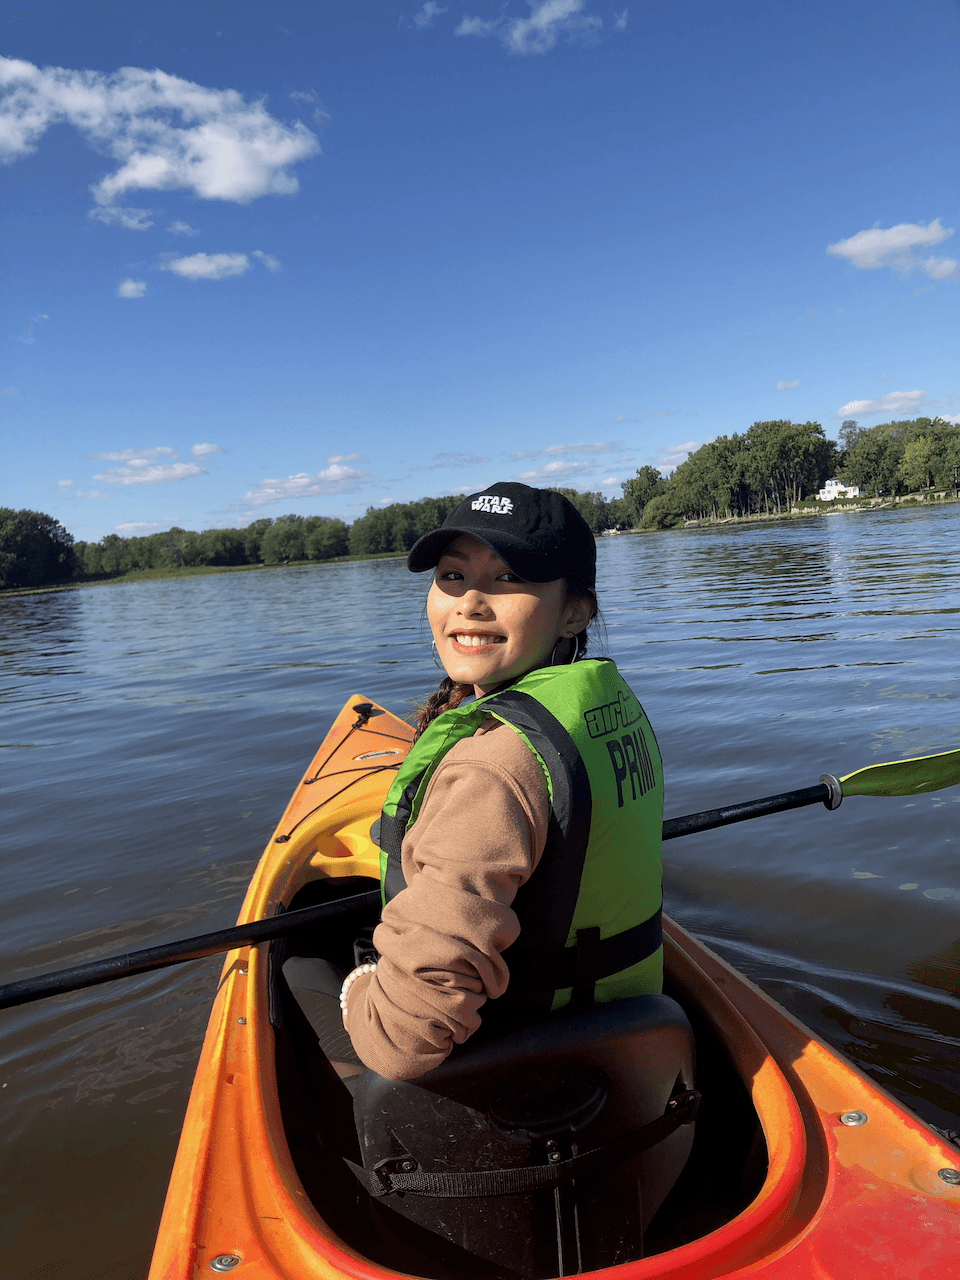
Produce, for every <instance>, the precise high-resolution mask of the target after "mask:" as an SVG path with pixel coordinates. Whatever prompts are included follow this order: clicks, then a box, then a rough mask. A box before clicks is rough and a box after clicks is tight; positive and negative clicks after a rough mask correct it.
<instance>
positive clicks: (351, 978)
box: [340, 964, 377, 1009]
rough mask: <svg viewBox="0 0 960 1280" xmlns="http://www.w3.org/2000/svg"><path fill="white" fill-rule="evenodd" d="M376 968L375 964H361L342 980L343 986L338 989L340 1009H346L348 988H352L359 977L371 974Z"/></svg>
mask: <svg viewBox="0 0 960 1280" xmlns="http://www.w3.org/2000/svg"><path fill="white" fill-rule="evenodd" d="M376 967H377V966H376V964H361V965H358V966H357V968H356V969H354V970H353V972H352V973H348V974H347V976H346V977H345V978H344V980H343V986H342V987H341V988H340V1008H341V1009H346V1007H347V992H348V991H349V990H350V988H351V987H352V986H353V984H354V983H355V982H356V980H357V979H358V978H359V977H360V975H361V974H362V973H373V972H374V970H375V969H376Z"/></svg>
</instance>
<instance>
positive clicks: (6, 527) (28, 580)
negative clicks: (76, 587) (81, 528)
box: [0, 507, 75, 587]
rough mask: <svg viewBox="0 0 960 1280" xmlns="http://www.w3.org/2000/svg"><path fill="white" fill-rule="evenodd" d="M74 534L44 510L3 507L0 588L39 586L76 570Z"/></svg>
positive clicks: (0, 527)
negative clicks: (16, 509) (15, 509)
mask: <svg viewBox="0 0 960 1280" xmlns="http://www.w3.org/2000/svg"><path fill="white" fill-rule="evenodd" d="M74 563H75V562H74V553H73V535H72V534H70V533H67V531H66V529H65V528H64V527H63V525H62V524H61V523H60V521H59V520H55V519H54V518H53V516H48V515H45V514H44V513H43V512H42V511H30V510H28V509H27V508H23V510H21V511H14V509H13V508H12V507H0V587H39V586H43V585H44V583H47V582H56V581H58V580H59V579H62V578H68V577H70V575H71V574H72V573H73V569H74Z"/></svg>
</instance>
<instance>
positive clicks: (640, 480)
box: [621, 466, 667, 526]
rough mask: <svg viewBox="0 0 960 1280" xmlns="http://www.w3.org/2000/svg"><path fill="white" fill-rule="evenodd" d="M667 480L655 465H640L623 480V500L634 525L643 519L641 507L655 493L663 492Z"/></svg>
mask: <svg viewBox="0 0 960 1280" xmlns="http://www.w3.org/2000/svg"><path fill="white" fill-rule="evenodd" d="M666 486H667V482H666V480H665V479H664V477H663V476H662V475H661V474H660V471H659V469H658V468H657V467H651V466H644V467H640V468H639V470H638V471H637V474H636V475H635V476H632V477H631V478H630V479H629V480H624V482H623V484H622V486H621V488H622V489H623V497H624V501H625V502H626V503H627V505H628V507H629V510H630V522H631V524H633V525H635V526H639V524H640V521H641V520H642V519H643V509H644V507H645V506H646V505H647V503H648V502H649V501H650V499H651V498H655V497H656V496H657V494H659V493H663V491H664V490H665V489H666Z"/></svg>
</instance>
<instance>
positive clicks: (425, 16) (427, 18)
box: [413, 0, 447, 29]
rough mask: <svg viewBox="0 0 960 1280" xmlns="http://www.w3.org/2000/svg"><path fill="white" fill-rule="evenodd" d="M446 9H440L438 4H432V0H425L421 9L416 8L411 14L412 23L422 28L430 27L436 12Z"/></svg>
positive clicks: (444, 11)
mask: <svg viewBox="0 0 960 1280" xmlns="http://www.w3.org/2000/svg"><path fill="white" fill-rule="evenodd" d="M446 12H447V10H446V9H441V8H440V6H439V5H438V4H434V3H433V0H427V3H426V4H425V5H424V6H423V8H422V9H418V10H417V12H416V13H415V14H414V15H413V25H414V26H415V27H419V28H421V29H422V28H424V27H432V26H433V20H434V18H435V17H436V16H437V14H438V13H446Z"/></svg>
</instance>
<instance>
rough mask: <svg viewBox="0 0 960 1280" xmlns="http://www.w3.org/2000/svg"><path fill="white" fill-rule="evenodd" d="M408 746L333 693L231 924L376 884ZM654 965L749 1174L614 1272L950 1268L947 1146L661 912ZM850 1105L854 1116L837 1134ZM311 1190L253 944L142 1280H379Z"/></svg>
mask: <svg viewBox="0 0 960 1280" xmlns="http://www.w3.org/2000/svg"><path fill="white" fill-rule="evenodd" d="M358 708H359V710H358ZM365 708H369V711H366V710H364V709H365ZM411 741H412V731H411V729H410V728H409V726H408V725H406V724H404V723H403V722H402V721H400V720H398V719H397V718H396V717H394V716H392V715H390V713H389V712H386V711H385V710H384V709H383V708H380V707H377V706H376V704H372V703H370V702H369V701H368V700H366V699H363V698H352V699H350V700H349V702H348V703H347V704H346V706H345V707H344V709H343V711H342V712H341V713H340V715H339V716H338V717H337V719H336V720H335V722H334V724H333V726H332V727H331V729H330V731H329V733H328V734H327V736H326V738H325V739H324V741H323V743H322V744H321V747H320V749H319V751H318V752H317V754H316V756H315V757H314V759H313V761H312V762H311V764H310V767H309V768H308V769H307V771H306V773H305V774H304V777H303V779H302V780H301V783H300V785H299V786H298V787H297V789H296V790H295V792H294V794H293V797H292V798H291V801H290V803H289V804H288V806H287V808H286V810H285V811H284V814H283V817H282V818H281V821H280V823H279V824H278V827H277V829H276V831H275V832H274V834H273V836H272V837H271V839H270V842H269V843H268V845H267V849H266V851H265V853H264V855H263V857H262V859H261V861H260V864H259V865H258V867H257V870H256V872H255V874H254V876H253V879H252V881H251V884H250V887H249V889H248V892H247V896H246V899H245V901H244V904H243V907H242V909H241V912H240V916H239V919H238V923H245V922H247V921H250V920H255V919H262V918H267V917H270V916H272V915H274V914H276V913H277V911H278V910H282V909H284V908H286V907H287V906H289V904H290V903H291V902H292V901H293V899H294V897H295V895H296V894H297V893H298V892H300V891H301V890H302V889H304V887H305V886H307V885H309V884H311V883H312V882H313V881H316V880H334V881H336V880H339V881H341V883H342V885H343V886H344V888H349V887H352V886H354V885H359V884H362V885H363V887H364V888H369V887H371V886H372V885H373V884H374V883H375V881H376V879H377V876H378V853H377V850H376V848H375V847H374V845H373V844H372V842H371V840H370V837H369V827H370V824H371V822H372V821H373V819H374V818H375V817H376V816H377V815H378V813H379V810H380V807H381V804H382V800H383V797H384V795H385V794H386V790H387V787H388V786H389V783H390V781H391V779H392V777H393V776H394V771H395V769H396V767H397V766H398V764H399V763H400V761H401V760H402V758H403V756H404V755H405V753H406V751H407V749H408V748H409V745H410V743H411ZM364 882H365V883H364ZM664 961H665V972H666V975H667V981H668V984H669V986H670V990H671V993H672V994H673V995H674V996H675V997H676V998H677V999H678V1000H679V1001H680V1003H681V1004H682V1005H683V1006H684V1007H685V1008H686V1009H687V1010H688V1012H690V1013H691V1016H693V1015H694V1013H695V1015H696V1018H697V1019H698V1020H699V1022H700V1024H701V1025H702V1026H703V1027H704V1028H705V1029H708V1031H709V1034H710V1035H711V1036H712V1037H713V1038H714V1039H715V1040H716V1042H717V1043H719V1044H720V1045H721V1046H722V1048H723V1051H724V1052H725V1054H726V1056H727V1058H728V1059H729V1061H730V1062H731V1063H732V1064H733V1067H734V1069H735V1071H736V1073H737V1075H738V1076H739V1078H740V1080H741V1081H742V1083H743V1085H744V1087H745V1088H746V1090H747V1092H748V1094H749V1098H750V1101H751V1103H752V1106H753V1108H754V1109H755V1112H756V1116H757V1118H758V1119H759V1125H760V1129H761V1130H762V1134H763V1140H764V1142H765V1144H766V1173H765V1176H764V1177H763V1178H762V1183H761V1185H760V1186H759V1189H758V1190H757V1192H756V1194H755V1195H753V1196H752V1198H751V1200H750V1202H749V1204H747V1205H746V1206H745V1207H744V1208H742V1209H741V1210H740V1211H739V1212H737V1213H736V1214H735V1215H734V1216H733V1217H732V1218H731V1219H730V1220H729V1221H725V1222H723V1223H722V1224H721V1225H719V1226H716V1227H715V1228H714V1229H712V1230H709V1231H708V1232H707V1233H706V1234H703V1235H701V1236H700V1237H699V1238H695V1239H690V1240H688V1241H687V1242H685V1243H682V1244H680V1245H679V1246H678V1247H674V1248H671V1249H669V1250H668V1251H667V1252H662V1253H658V1254H655V1255H653V1256H650V1257H646V1258H643V1259H641V1260H639V1261H636V1262H630V1263H626V1264H621V1265H620V1266H618V1267H615V1268H609V1269H608V1270H609V1271H611V1272H614V1271H615V1272H616V1273H617V1276H618V1280H652V1277H655V1276H656V1277H659V1278H666V1277H678V1278H679V1277H684V1278H685V1280H694V1278H695V1280H719V1278H720V1277H747V1276H751V1277H752V1276H762V1277H764V1278H765V1280H789V1278H793V1277H822V1278H824V1280H827V1278H835V1280H841V1278H843V1280H847V1278H849V1280H854V1278H856V1280H863V1278H865V1277H870V1280H904V1278H905V1277H916V1280H947V1278H948V1277H954V1276H957V1275H960V1186H956V1185H952V1182H951V1179H950V1175H949V1174H947V1175H946V1176H941V1171H945V1170H956V1169H957V1168H958V1166H960V1160H958V1155H960V1153H958V1152H957V1151H955V1150H954V1149H953V1148H951V1147H950V1146H948V1145H947V1144H946V1143H944V1142H943V1141H942V1140H941V1139H940V1138H939V1137H938V1136H937V1135H936V1134H935V1133H934V1132H933V1131H932V1130H930V1129H929V1128H928V1127H927V1126H925V1125H924V1124H923V1123H922V1122H921V1121H920V1120H919V1119H918V1118H916V1117H915V1116H913V1115H912V1114H911V1113H909V1112H908V1111H907V1110H906V1109H905V1108H903V1107H902V1106H901V1105H900V1104H898V1103H897V1102H896V1101H895V1100H894V1099H893V1098H891V1097H890V1096H889V1095H888V1094H886V1093H885V1092H884V1091H883V1090H882V1089H880V1088H879V1087H878V1086H877V1085H876V1084H874V1083H873V1082H871V1081H870V1080H869V1079H868V1078H867V1077H865V1076H864V1075H863V1074H862V1073H861V1072H860V1071H858V1070H857V1068H855V1067H854V1066H853V1064H852V1063H850V1062H848V1061H847V1060H846V1059H845V1058H843V1056H842V1055H840V1054H839V1053H837V1052H836V1051H835V1050H832V1049H830V1048H828V1047H827V1046H826V1045H824V1044H823V1043H822V1042H821V1041H819V1040H818V1039H816V1037H814V1036H813V1035H812V1034H811V1032H810V1031H809V1029H808V1028H806V1027H804V1026H803V1024H802V1023H800V1022H799V1021H797V1020H796V1019H795V1018H793V1017H791V1015H790V1014H788V1013H787V1012H786V1011H785V1010H784V1009H783V1008H782V1007H781V1006H779V1005H778V1004H777V1003H776V1002H775V1001H773V1000H771V999H770V998H769V997H768V996H766V995H765V994H764V993H763V992H762V991H761V990H760V989H759V988H758V987H756V986H755V985H754V984H752V983H751V982H749V981H748V980H747V979H746V978H745V977H744V976H743V975H742V974H740V973H738V972H737V971H736V970H735V969H733V968H732V967H731V966H730V965H728V964H726V963H725V962H724V961H723V960H722V959H721V958H720V957H719V956H717V955H716V954H715V953H714V952H712V951H710V950H709V948H707V947H705V946H704V945H703V944H702V943H700V942H699V941H697V940H696V939H695V938H693V937H692V936H691V935H690V934H688V933H687V932H686V931H685V930H683V929H682V928H681V927H680V926H679V925H677V924H675V923H674V922H673V921H671V920H669V919H666V918H665V920H664ZM851 1113H861V1114H862V1115H863V1116H865V1117H866V1119H865V1121H864V1122H863V1123H859V1124H856V1123H854V1124H851V1123H849V1121H850V1120H851V1119H856V1117H853V1116H851ZM841 1117H844V1118H845V1120H846V1121H847V1122H846V1123H845V1121H844V1120H842V1119H841ZM724 1154H725V1153H724V1152H723V1151H718V1152H717V1153H716V1158H717V1159H718V1160H723V1158H724ZM349 1177H350V1175H349V1174H348V1173H347V1172H346V1171H345V1170H343V1169H342V1168H341V1170H340V1171H339V1172H333V1173H331V1183H330V1188H331V1202H332V1199H333V1194H334V1188H335V1183H336V1180H337V1179H338V1178H339V1179H343V1178H349ZM317 1199H318V1196H317V1193H316V1190H315V1189H314V1194H313V1199H311V1197H310V1196H309V1195H308V1194H307V1191H306V1190H305V1189H304V1185H303V1183H302V1181H301V1178H300V1176H299V1174H298V1171H297V1166H296V1164H295V1161H294V1157H293V1155H292V1154H291V1150H290V1145H289V1143H288V1140H287V1134H286V1131H285V1125H284V1117H283V1115H282V1113H281V1104H280V1097H279V1088H278V1078H277V1053H276V1042H275V1035H274V1030H273V1027H272V1025H271V1022H270V1016H269V948H268V947H267V946H265V945H261V946H259V947H243V948H240V949H238V950H236V951H233V952H230V953H229V954H228V955H227V956H226V959H225V962H224V966H223V970H222V973H221V977H220V981H219V984H218V987H217V991H216V995H215V998H214V1002H213V1009H212V1012H211V1016H210V1021H209V1025H208V1028H207V1032H206V1036H205V1038H204V1043H203V1048H202V1051H201V1056H200V1061H199V1064H198V1067H197V1073H196V1077H195V1080H194V1085H193V1090H192V1092H191V1096H190V1101H189V1104H188V1107H187V1112H186V1116H185V1119H184V1125H183V1130H182V1135H181V1140H180V1146H179V1149H178V1152H177V1157H176V1162H175V1165H174V1169H173V1173H172V1176H171V1181H170V1187H169V1191H168V1195H167V1200H166V1204H165V1207H164V1212H163V1217H162V1220H161V1224H160V1229H159V1234H158V1239H157V1245H156V1249H155V1253H154V1258H153V1264H152V1266H151V1270H150V1273H149V1280H188V1278H190V1280H196V1278H197V1277H200V1276H209V1275H210V1274H211V1273H212V1272H213V1273H216V1271H217V1270H218V1269H221V1270H228V1271H230V1273H231V1274H235V1275H236V1276H238V1277H242V1278H243V1280H248V1278H249V1280H337V1278H339V1277H351V1278H354V1280H384V1278H385V1277H388V1276H394V1275H396V1274H397V1271H395V1270H391V1269H390V1267H389V1266H384V1265H382V1264H377V1263H375V1262H372V1261H371V1260H370V1259H369V1258H367V1257H366V1256H365V1255H364V1254H363V1253H362V1252H360V1251H358V1249H357V1248H356V1247H354V1246H355V1244H356V1242H354V1246H351V1245H350V1244H348V1243H346V1242H345V1241H344V1240H343V1239H342V1238H341V1236H340V1235H338V1234H337V1233H336V1232H335V1231H334V1230H333V1228H332V1227H331V1226H330V1225H329V1223H328V1221H326V1220H325V1217H324V1215H323V1213H322V1211H321V1209H322V1205H321V1208H318V1207H317V1204H316V1203H315V1201H316V1200H317ZM328 1216H329V1215H328ZM218 1259H222V1260H223V1261H220V1262H218ZM401 1274H402V1273H401Z"/></svg>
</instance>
